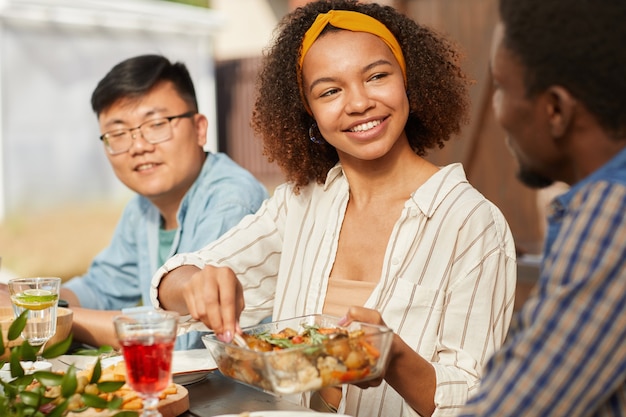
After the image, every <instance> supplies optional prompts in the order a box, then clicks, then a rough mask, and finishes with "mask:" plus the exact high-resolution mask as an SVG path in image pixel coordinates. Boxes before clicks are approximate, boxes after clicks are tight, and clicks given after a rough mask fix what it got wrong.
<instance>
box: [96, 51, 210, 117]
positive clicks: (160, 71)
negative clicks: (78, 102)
mask: <svg viewBox="0 0 626 417" xmlns="http://www.w3.org/2000/svg"><path fill="white" fill-rule="evenodd" d="M162 81H171V82H172V83H173V84H174V88H175V89H176V91H177V92H178V94H180V96H181V97H182V99H183V100H184V101H185V102H186V103H187V104H188V105H189V106H190V110H195V111H197V110H198V102H197V99H196V92H195V89H194V86H193V81H192V80H191V76H190V75H189V71H188V70H187V67H186V66H185V65H184V64H183V63H180V62H176V63H171V62H170V61H169V60H168V59H167V58H165V57H163V56H161V55H140V56H136V57H133V58H129V59H126V60H124V61H122V62H120V63H118V64H117V65H115V66H114V67H113V68H112V69H111V70H110V71H109V72H108V73H107V74H106V75H105V76H104V78H103V79H102V80H100V82H99V83H98V85H97V86H96V89H95V90H94V91H93V93H92V95H91V107H92V109H93V111H94V112H95V113H96V114H97V115H99V114H100V113H101V112H102V111H104V110H106V109H108V108H109V107H111V106H112V105H113V104H114V103H115V102H117V101H118V100H120V99H122V98H136V97H141V96H143V95H145V94H146V93H148V91H150V90H151V89H152V88H153V87H154V86H156V85H157V84H159V83H160V82H162Z"/></svg>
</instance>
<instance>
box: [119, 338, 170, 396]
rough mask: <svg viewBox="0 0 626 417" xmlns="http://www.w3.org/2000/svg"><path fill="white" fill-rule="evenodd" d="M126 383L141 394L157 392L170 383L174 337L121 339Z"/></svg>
mask: <svg viewBox="0 0 626 417" xmlns="http://www.w3.org/2000/svg"><path fill="white" fill-rule="evenodd" d="M122 348H123V352H124V361H125V362H126V373H127V377H128V381H127V382H128V384H129V385H130V386H131V387H132V388H133V389H134V390H135V391H137V392H140V393H143V394H158V393H160V392H161V391H163V390H164V389H165V388H167V386H168V385H169V383H170V376H171V368H172V351H173V350H174V339H172V338H171V337H167V336H166V337H159V336H154V335H150V336H147V337H145V338H140V337H139V338H133V339H130V340H124V341H122Z"/></svg>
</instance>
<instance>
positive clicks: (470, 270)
mask: <svg viewBox="0 0 626 417" xmlns="http://www.w3.org/2000/svg"><path fill="white" fill-rule="evenodd" d="M348 196H349V184H348V182H347V180H346V177H345V176H344V174H343V171H342V169H341V166H340V165H337V166H336V167H334V168H333V169H332V170H330V171H329V174H328V178H327V181H326V183H325V184H324V185H319V184H309V185H308V186H306V187H303V188H302V189H301V192H300V194H298V195H296V194H295V193H293V190H292V187H291V186H290V185H289V184H284V185H282V186H279V187H278V188H277V189H276V191H275V193H274V195H273V196H272V197H271V198H269V199H268V200H267V201H266V202H265V203H264V204H263V206H262V207H261V208H260V209H259V211H258V212H257V213H256V214H255V215H250V216H247V217H245V218H244V219H243V220H242V221H241V222H240V223H239V225H238V226H236V227H235V228H233V229H231V230H230V231H229V232H227V233H226V234H224V235H223V236H222V237H221V238H220V239H218V240H217V241H215V242H214V243H212V244H209V245H208V246H206V247H205V248H203V249H201V250H199V251H197V252H195V253H192V254H180V255H176V257H174V258H172V259H170V260H169V261H168V262H167V263H166V264H165V265H164V266H163V267H162V268H161V269H160V270H159V271H157V273H156V274H155V276H154V278H153V282H152V286H153V288H152V301H153V303H154V304H155V306H158V300H157V291H158V284H159V282H160V279H161V277H162V276H163V275H164V274H165V273H167V272H168V271H170V270H172V269H174V268H176V267H178V266H180V265H183V264H192V265H196V266H198V267H202V266H203V265H205V264H212V265H216V266H229V267H230V268H231V269H233V271H234V272H235V273H236V274H237V276H238V278H239V279H240V280H241V282H242V284H243V287H244V298H245V302H246V309H245V311H244V312H243V314H242V317H241V325H242V326H247V325H251V324H255V323H257V322H258V321H259V320H260V319H262V318H264V317H266V316H269V315H270V314H271V315H272V317H273V319H274V320H280V319H285V318H292V317H297V316H302V315H308V314H316V313H321V312H322V307H323V306H324V298H325V296H326V290H327V286H328V279H329V276H330V272H331V269H332V266H333V262H334V258H335V254H336V251H337V243H338V238H339V232H340V229H341V224H342V221H343V217H344V214H345V211H346V207H347V203H348ZM515 284H516V265H515V246H514V243H513V238H512V236H511V232H510V230H509V227H508V224H507V223H506V220H505V219H504V217H503V215H502V213H501V212H500V211H499V210H498V208H497V207H495V206H494V205H493V204H492V203H491V202H489V201H488V200H487V199H485V197H484V196H482V195H481V194H480V193H479V192H478V191H477V190H476V189H474V188H473V187H472V186H471V185H470V184H469V183H468V182H467V179H466V177H465V173H464V171H463V168H462V166H461V165H460V164H452V165H449V166H446V167H443V168H442V169H440V170H439V172H437V173H436V174H435V175H433V176H432V177H431V178H430V179H429V180H428V181H427V182H426V183H424V184H423V185H422V186H421V187H419V189H417V190H416V191H415V192H413V194H412V195H411V196H410V197H409V198H408V200H407V201H406V203H405V205H404V209H403V210H402V214H401V215H400V218H398V219H397V221H396V223H395V226H394V228H393V231H392V234H391V236H390V239H389V242H388V245H387V250H386V253H385V258H384V263H383V269H382V271H381V275H380V281H379V283H378V285H377V286H376V287H375V289H374V290H373V292H372V294H371V296H370V297H369V299H368V300H367V301H366V303H365V305H364V306H365V307H368V308H372V309H376V310H378V311H379V312H380V313H381V314H382V318H383V320H384V321H385V323H386V324H387V325H388V326H389V327H391V328H392V329H393V330H394V331H395V332H396V333H397V334H398V335H400V337H401V338H402V339H403V340H404V341H405V342H406V343H407V344H409V345H410V346H412V347H413V348H414V349H415V351H416V352H418V353H419V354H420V355H421V356H422V357H424V358H425V359H427V360H429V361H430V362H431V363H432V364H433V366H434V368H435V370H436V376H437V389H436V393H435V404H436V407H437V409H436V411H435V415H436V416H437V415H453V414H455V413H456V412H457V411H458V410H459V409H460V407H461V406H462V405H463V404H464V403H465V401H466V400H467V399H468V397H469V396H470V395H471V392H472V391H473V390H475V389H476V387H477V384H478V382H479V379H480V376H481V372H482V368H483V365H484V363H485V361H486V360H487V359H488V358H489V357H490V356H491V354H492V353H493V352H494V351H495V350H496V349H498V348H499V347H500V346H501V344H502V342H503V341H504V338H505V336H506V333H507V330H508V327H509V323H510V319H511V315H512V312H513V301H514V294H515ZM349 305H350V300H346V310H347V307H348V306H349ZM339 411H340V412H343V413H346V414H349V415H351V416H358V417H369V416H379V417H393V416H415V415H417V414H416V413H415V411H414V410H412V409H411V408H410V407H409V406H408V405H407V404H406V403H405V402H404V401H403V399H402V398H401V397H400V396H399V395H398V394H397V393H396V392H395V391H394V390H393V389H392V388H391V387H390V386H388V385H387V384H386V383H383V384H381V385H380V386H378V387H376V388H368V389H367V390H361V389H360V388H358V387H356V386H352V385H348V386H344V400H343V401H342V404H341V405H340V410H339Z"/></svg>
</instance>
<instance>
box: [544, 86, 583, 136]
mask: <svg viewBox="0 0 626 417" xmlns="http://www.w3.org/2000/svg"><path fill="white" fill-rule="evenodd" d="M546 97H547V101H548V103H547V113H548V124H549V125H550V133H551V134H552V137H554V138H560V137H562V136H563V135H565V133H566V132H567V131H568V129H569V128H570V127H571V124H572V121H573V119H574V115H575V113H576V106H577V104H578V101H577V100H576V99H575V98H574V97H573V96H572V95H571V93H570V92H569V91H568V90H567V89H565V88H563V87H561V86H552V87H550V88H548V90H547V91H546Z"/></svg>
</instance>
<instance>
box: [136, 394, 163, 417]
mask: <svg viewBox="0 0 626 417" xmlns="http://www.w3.org/2000/svg"><path fill="white" fill-rule="evenodd" d="M158 405H159V397H155V396H146V397H144V399H143V412H142V413H141V417H162V416H161V413H160V412H159V409H158Z"/></svg>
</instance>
